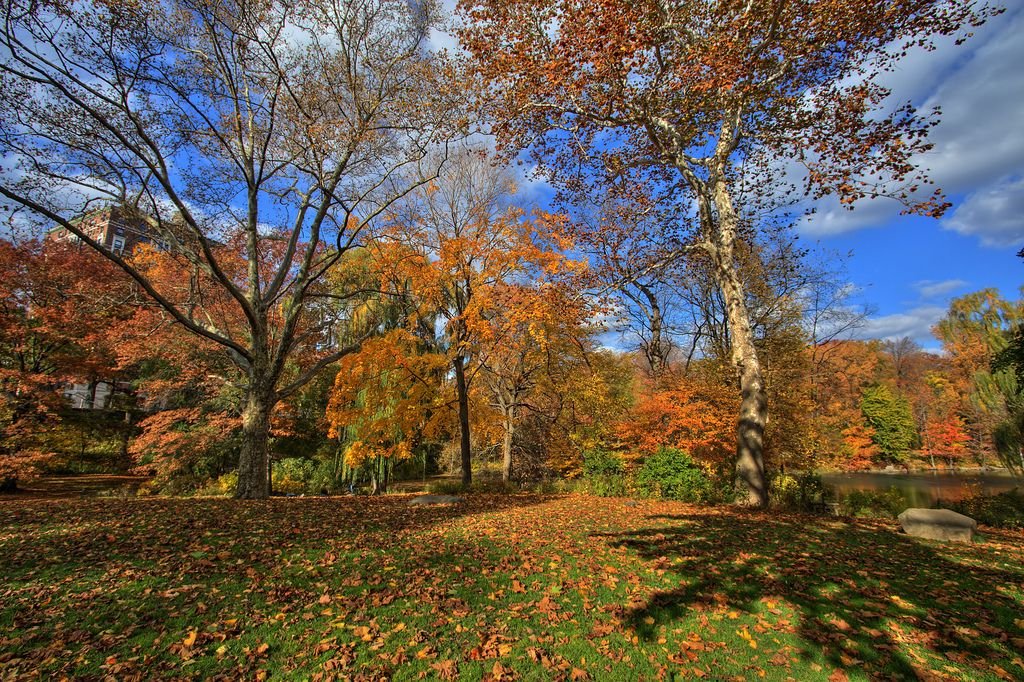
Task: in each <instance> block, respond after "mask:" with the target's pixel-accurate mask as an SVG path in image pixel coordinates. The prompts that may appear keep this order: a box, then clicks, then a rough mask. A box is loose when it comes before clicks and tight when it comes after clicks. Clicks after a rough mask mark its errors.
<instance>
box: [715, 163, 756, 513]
mask: <svg viewBox="0 0 1024 682" xmlns="http://www.w3.org/2000/svg"><path fill="white" fill-rule="evenodd" d="M714 203H715V209H716V212H717V214H718V216H717V217H718V224H717V230H716V231H715V237H716V239H714V247H715V249H714V252H713V253H712V256H713V258H714V261H715V278H716V279H717V280H718V286H719V287H720V288H721V291H722V296H723V298H724V299H725V307H726V313H727V315H728V320H729V331H730V350H731V353H732V361H733V364H734V365H735V366H736V367H737V369H738V370H739V378H740V396H741V397H740V414H739V423H738V424H737V428H736V478H737V485H738V487H739V488H740V491H741V493H742V494H744V495H745V497H746V499H745V502H746V503H747V504H749V505H751V506H756V507H766V506H768V483H767V479H766V477H765V471H764V428H765V424H766V423H767V422H768V395H767V392H766V391H765V383H764V375H763V373H762V371H761V361H760V359H759V358H758V357H757V349H756V348H755V347H754V336H753V333H752V331H751V329H750V315H749V314H748V312H747V303H746V292H745V290H744V287H743V281H742V279H741V278H740V273H739V269H738V265H737V263H736V258H735V245H736V239H737V231H738V227H739V221H738V219H737V216H736V213H735V211H734V209H733V205H732V198H731V196H730V195H729V192H728V189H727V188H726V186H725V182H724V180H723V181H719V182H718V183H716V185H715V187H714Z"/></svg>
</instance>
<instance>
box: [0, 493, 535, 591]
mask: <svg viewBox="0 0 1024 682" xmlns="http://www.w3.org/2000/svg"><path fill="white" fill-rule="evenodd" d="M547 499H550V498H545V497H543V496H538V495H470V496H467V497H466V501H465V502H464V503H461V504H454V505H438V506H418V507H414V506H409V505H408V498H405V497H398V496H384V497H340V498H338V497H335V498H305V499H271V500H267V501H259V502H254V501H238V500H227V499H150V500H144V499H132V500H85V499H77V500H70V499H69V500H59V501H55V500H49V501H26V502H25V503H23V504H18V505H13V504H12V505H4V506H3V507H0V575H4V576H9V575H12V574H15V573H17V572H20V571H23V570H26V569H32V568H36V567H46V568H49V569H54V568H59V567H64V568H66V569H68V570H73V569H75V568H78V567H88V568H90V569H91V570H93V571H97V570H102V569H103V568H104V567H105V566H107V565H110V564H116V565H124V564H126V563H128V564H139V565H141V566H144V567H152V568H153V569H154V570H155V571H156V572H160V571H159V569H160V567H163V566H167V567H168V568H169V570H170V571H171V572H173V574H175V575H181V574H182V573H187V574H190V575H192V576H193V577H195V576H201V575H202V574H204V573H209V572H211V571H218V570H222V569H223V570H239V571H242V572H244V571H245V569H247V568H249V567H251V566H253V565H254V564H264V565H266V564H273V563H275V562H277V561H279V560H280V555H281V553H282V552H284V553H287V552H289V551H302V550H308V551H316V550H318V549H319V550H323V551H329V550H332V549H337V548H338V547H348V548H359V546H360V545H361V544H362V543H366V544H367V545H368V546H375V545H372V542H371V540H370V538H371V537H372V536H375V535H378V534H385V535H394V534H404V533H411V532H416V531H419V530H423V529H428V528H430V527H432V526H435V525H438V524H444V523H447V522H449V521H452V520H454V519H457V518H460V517H465V516H472V515H475V514H482V513H488V512H494V511H500V510H506V509H516V508H522V507H529V506H533V505H536V504H540V503H542V502H544V501H545V500H547ZM223 552H227V553H228V554H230V557H225V558H222V559H220V563H218V559H217V554H218V553H223ZM240 558H242V559H245V561H244V563H241V564H236V561H237V560H238V559H240ZM228 559H230V561H229V563H224V562H225V561H227V560H228ZM220 564H224V565H220Z"/></svg>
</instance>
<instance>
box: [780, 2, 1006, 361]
mask: <svg viewBox="0 0 1024 682" xmlns="http://www.w3.org/2000/svg"><path fill="white" fill-rule="evenodd" d="M1007 7H1008V9H1007V11H1006V13H1004V14H1003V15H1001V16H998V17H996V18H995V19H992V20H991V21H990V22H988V23H987V24H986V25H985V26H983V27H981V28H980V29H978V30H977V31H976V33H975V35H974V37H973V38H972V39H971V40H969V41H968V42H967V43H965V44H964V45H961V46H955V45H953V40H946V41H943V42H942V43H941V44H940V46H939V49H938V50H936V51H935V52H932V53H925V52H915V53H911V54H910V55H909V56H908V57H907V59H906V60H904V62H903V63H902V64H901V68H900V69H899V70H898V71H897V72H896V73H894V74H892V75H891V76H890V77H889V81H888V84H889V85H890V87H892V89H893V100H894V101H907V100H910V101H912V102H914V103H915V104H918V105H923V106H925V107H928V108H930V107H932V106H934V105H938V106H940V107H941V108H942V121H941V123H940V124H939V125H938V126H937V127H936V128H935V129H934V130H933V133H932V135H931V139H932V141H933V142H934V143H935V148H934V149H933V150H932V151H931V152H930V153H929V154H928V155H927V156H926V157H925V158H923V159H921V160H920V161H921V162H922V163H923V165H924V166H925V167H927V168H930V169H931V172H932V177H933V179H934V180H935V182H936V184H937V185H938V186H939V187H941V188H942V189H943V190H944V191H945V192H946V194H947V196H948V198H949V199H950V200H951V201H952V202H953V207H952V208H951V209H950V211H949V212H947V214H946V215H945V216H944V217H943V218H942V219H941V220H934V219H926V218H919V217H913V216H902V217H901V216H899V215H898V213H899V208H898V206H896V205H895V204H893V203H891V202H885V201H873V202H863V203H862V204H860V205H858V206H857V207H856V209H855V210H854V211H851V212H847V211H844V210H842V209H840V208H838V207H837V206H836V205H835V204H830V203H828V202H824V203H822V204H820V205H819V206H818V211H817V213H816V214H815V215H813V216H811V217H810V218H808V219H807V220H806V221H805V222H804V223H803V224H802V225H801V227H800V232H801V235H802V237H803V238H804V239H806V240H808V241H817V242H819V243H820V244H821V245H822V246H823V247H824V248H826V249H829V250H833V251H839V252H843V253H845V252H847V251H852V252H853V255H852V257H851V258H850V260H849V262H848V274H849V279H850V282H851V283H852V284H853V285H854V286H855V287H856V288H857V289H858V291H859V294H858V298H859V300H860V301H862V302H864V303H867V304H869V305H871V306H872V307H873V308H875V310H876V312H875V314H874V315H873V316H872V318H871V319H870V321H869V322H868V324H867V325H866V326H865V327H864V328H863V329H862V330H860V332H859V334H858V335H859V336H862V337H865V338H868V337H876V338H877V337H900V336H910V337H912V338H914V339H916V340H917V341H918V342H919V343H921V344H922V345H923V346H925V347H926V348H937V347H938V342H937V341H935V339H933V338H931V335H930V333H929V328H930V327H931V326H932V325H933V324H934V323H935V322H936V321H937V320H938V319H939V318H940V317H941V316H942V315H943V313H944V312H945V310H946V309H947V307H948V305H949V301H950V299H952V298H954V297H956V296H959V295H962V294H965V293H968V292H970V291H976V290H978V289H982V288H986V287H997V288H998V289H1000V290H1001V291H1002V293H1003V295H1004V296H1006V297H1010V298H1014V299H1016V298H1019V293H1018V288H1019V287H1020V286H1021V285H1022V284H1024V261H1022V260H1021V259H1020V258H1017V257H1016V253H1017V251H1019V250H1020V248H1021V246H1024V3H1022V2H1020V0H1016V1H1011V2H1010V3H1008V4H1007Z"/></svg>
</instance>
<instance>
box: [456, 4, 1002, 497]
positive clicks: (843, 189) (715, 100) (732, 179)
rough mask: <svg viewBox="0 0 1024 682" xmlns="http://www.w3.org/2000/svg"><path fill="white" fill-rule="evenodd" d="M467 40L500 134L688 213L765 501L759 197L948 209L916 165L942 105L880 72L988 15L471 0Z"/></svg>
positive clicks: (746, 475) (560, 173)
mask: <svg viewBox="0 0 1024 682" xmlns="http://www.w3.org/2000/svg"><path fill="white" fill-rule="evenodd" d="M460 11H461V16H462V17H463V18H464V19H465V26H464V28H463V30H462V32H461V38H462V40H463V41H464V44H465V46H466V48H467V49H468V50H469V52H470V54H471V57H472V61H473V63H474V64H475V66H476V69H477V72H478V74H479V76H480V77H481V79H482V81H483V83H484V86H483V87H482V92H483V97H482V100H483V102H484V104H483V106H484V107H485V108H486V109H487V111H488V112H489V114H490V115H491V117H493V119H494V120H495V121H496V132H497V133H498V135H499V138H500V140H501V141H502V144H503V145H504V146H505V148H506V149H509V150H517V149H529V150H530V151H531V152H532V154H533V157H534V158H535V160H536V161H537V163H538V165H539V167H540V168H541V169H542V170H545V171H547V172H548V173H549V175H550V177H552V178H553V179H554V180H555V181H556V182H557V183H559V184H560V185H561V187H562V188H563V190H564V191H566V192H568V193H587V192H590V193H595V192H597V191H600V190H599V188H602V187H607V186H608V184H609V183H610V182H621V183H624V184H632V185H633V186H636V187H641V188H646V189H648V190H649V189H651V188H658V190H659V192H660V193H661V194H662V195H663V196H664V197H665V198H666V200H669V201H671V202H675V203H676V204H677V205H682V206H685V207H687V209H688V212H689V214H688V216H687V218H688V219H690V220H692V221H693V224H694V226H695V228H694V230H693V231H692V235H691V237H690V238H689V239H688V240H686V241H685V242H682V243H680V245H679V248H680V250H701V251H703V252H704V253H705V254H706V256H707V258H708V259H709V260H710V261H711V263H712V272H713V275H714V278H715V283H716V285H717V287H718V288H719V289H720V291H721V294H722V297H723V298H724V300H725V304H726V311H727V314H728V321H729V328H730V333H731V336H730V350H731V359H732V362H733V363H734V364H735V366H736V368H737V372H738V376H739V385H740V391H741V395H742V399H741V404H740V410H739V421H738V433H737V436H738V439H737V440H738V442H737V464H736V466H737V474H738V481H739V482H740V483H741V485H742V487H744V488H746V494H747V498H748V501H749V502H750V503H752V504H756V505H761V506H763V505H765V504H767V500H768V493H767V487H766V484H765V475H764V462H763V457H762V449H763V437H764V428H765V424H766V420H767V417H768V403H767V399H766V391H765V381H764V375H763V372H762V367H761V361H760V359H759V358H758V353H757V350H756V348H755V345H754V338H753V334H752V333H751V323H750V315H749V311H748V307H747V286H746V282H744V279H743V277H742V269H741V267H740V263H739V259H740V257H741V255H742V253H743V251H744V246H745V245H746V243H747V242H749V240H750V239H751V233H750V230H751V229H752V228H754V227H756V225H755V224H753V223H751V222H749V221H748V220H746V218H745V217H746V216H747V215H751V214H752V213H753V211H747V210H745V209H746V208H747V207H748V206H749V203H748V201H749V196H750V195H751V194H754V195H756V194H757V193H759V192H760V193H774V192H776V191H778V190H779V189H780V188H779V187H778V185H779V184H780V180H779V178H780V176H782V174H783V167H784V166H785V165H788V164H792V165H797V166H803V167H805V169H806V180H807V183H806V190H807V191H808V192H810V193H811V194H813V195H816V196H821V195H826V194H835V195H838V197H839V199H840V201H841V202H843V203H844V204H846V205H852V203H853V202H854V201H856V200H857V199H861V198H866V197H877V196H883V195H885V196H892V197H894V198H896V199H898V200H900V201H902V202H903V203H904V204H905V205H906V208H907V210H908V211H911V212H915V213H921V214H928V215H938V214H939V213H941V212H942V211H943V210H944V208H945V204H944V202H943V201H942V198H941V196H940V195H934V194H933V195H929V194H924V195H922V193H921V190H920V188H919V186H920V185H922V184H923V183H924V182H925V180H926V178H924V177H923V175H922V173H921V172H920V171H919V169H917V168H916V167H915V165H914V161H915V158H916V157H917V155H918V154H920V153H921V152H923V151H925V150H926V149H928V146H929V145H928V143H927V140H926V133H927V130H928V128H929V127H930V125H931V124H932V122H933V121H932V119H931V118H929V117H924V118H922V117H919V116H918V115H917V113H916V112H915V111H914V109H913V107H912V106H910V105H906V106H903V107H901V108H899V109H897V110H895V111H887V110H886V109H885V106H886V102H885V100H886V97H887V96H888V94H889V91H888V90H887V89H886V88H885V87H884V86H882V85H881V84H880V83H879V82H878V81H879V79H878V77H879V76H880V75H881V74H883V73H884V72H886V71H889V70H892V69H893V68H894V67H895V66H896V64H897V63H898V61H899V59H900V57H901V55H902V54H903V53H904V52H905V50H906V48H907V47H908V46H910V45H924V46H929V45H930V44H931V39H932V36H935V35H947V34H953V33H956V32H958V31H960V30H961V28H962V27H964V26H965V25H973V24H977V23H979V22H981V21H983V20H984V19H985V18H986V17H987V16H988V15H990V14H991V13H992V11H991V10H988V9H984V8H978V7H976V6H975V4H974V3H972V2H967V1H964V0H953V1H947V0H943V1H941V2H940V1H938V0H887V1H885V2H882V1H881V0H873V1H870V2H856V3H851V2H846V1H845V0H744V1H742V2H741V1H739V0H678V1H675V2H667V1H665V0H628V1H627V0H609V1H608V2H599V3H594V2H589V1H587V0H558V1H549V0H544V1H543V2H541V1H539V0H462V2H461V4H460Z"/></svg>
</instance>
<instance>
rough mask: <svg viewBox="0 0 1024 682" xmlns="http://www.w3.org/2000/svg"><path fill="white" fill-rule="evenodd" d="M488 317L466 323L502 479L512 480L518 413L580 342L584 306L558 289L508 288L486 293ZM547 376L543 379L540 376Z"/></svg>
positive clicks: (528, 405) (585, 313) (530, 407)
mask: <svg viewBox="0 0 1024 682" xmlns="http://www.w3.org/2000/svg"><path fill="white" fill-rule="evenodd" d="M488 297H489V299H490V301H489V305H488V308H489V313H488V314H487V315H486V316H484V317H481V318H478V319H477V320H476V321H474V323H473V324H471V325H470V326H471V328H472V329H473V330H474V333H475V335H476V337H477V348H478V349H479V350H478V363H479V365H480V368H481V371H482V373H483V381H484V385H485V386H486V392H487V400H488V403H489V405H490V407H491V409H493V410H494V411H495V412H496V413H497V414H498V416H499V420H500V431H501V455H502V479H503V480H504V481H506V482H507V481H509V480H510V479H511V477H512V464H513V444H514V438H515V434H516V429H517V427H518V426H519V424H520V421H521V419H522V416H523V412H524V411H526V410H537V407H538V405H537V403H536V402H535V398H536V397H538V396H537V394H538V393H539V391H538V389H539V388H542V387H543V386H544V384H546V383H549V382H550V380H551V376H550V374H551V372H549V370H553V367H554V366H555V365H557V364H561V363H563V362H565V361H566V360H567V359H569V358H571V357H572V356H573V355H575V354H577V351H578V350H580V349H581V348H582V347H583V346H584V345H585V344H586V343H587V337H588V336H589V333H590V332H589V330H588V329H587V327H586V319H587V317H588V313H589V308H588V306H585V305H584V304H583V303H582V301H581V300H580V298H579V297H578V296H574V295H572V294H571V292H569V291H568V290H567V288H566V287H564V286H558V285H554V284H550V283H549V284H539V285H532V286H531V285H508V286H502V287H495V288H494V289H493V290H491V291H490V292H489V294H488ZM545 374H548V375H549V376H545Z"/></svg>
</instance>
